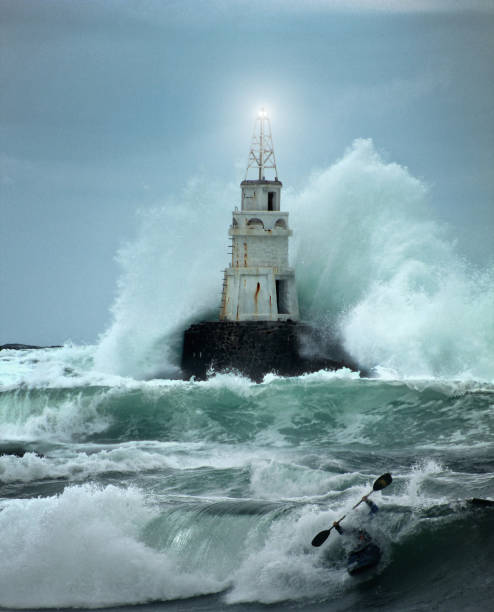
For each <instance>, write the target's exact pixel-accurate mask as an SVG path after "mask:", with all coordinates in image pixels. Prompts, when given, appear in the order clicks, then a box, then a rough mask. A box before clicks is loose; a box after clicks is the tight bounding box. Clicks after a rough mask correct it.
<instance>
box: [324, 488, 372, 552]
mask: <svg viewBox="0 0 494 612" xmlns="http://www.w3.org/2000/svg"><path fill="white" fill-rule="evenodd" d="M362 501H364V502H365V503H366V504H367V506H368V507H369V515H370V516H371V517H372V516H374V514H376V513H377V512H379V508H378V507H377V505H376V504H375V503H374V502H373V501H371V500H370V499H367V495H364V497H363V498H362ZM333 527H334V528H335V529H336V531H337V532H338V533H339V534H340V535H351V536H355V537H356V538H357V540H358V542H359V544H361V545H365V544H368V543H369V542H371V540H372V538H371V537H370V535H369V534H368V533H367V531H365V529H352V528H350V529H343V527H342V526H341V525H340V521H334V523H333Z"/></svg>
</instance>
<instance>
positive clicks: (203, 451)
mask: <svg viewBox="0 0 494 612" xmlns="http://www.w3.org/2000/svg"><path fill="white" fill-rule="evenodd" d="M93 353H94V349H93V348H92V347H78V346H66V347H64V348H61V349H45V350H41V351H34V350H32V351H2V353H0V368H1V370H0V371H1V373H2V383H3V384H2V390H1V393H0V415H1V432H2V450H4V451H5V450H9V449H12V448H14V447H16V448H18V449H19V448H21V449H24V450H26V451H27V452H26V453H25V454H24V456H22V457H19V456H12V455H4V456H1V457H0V479H1V501H0V530H1V533H2V537H1V539H0V605H1V606H3V607H4V608H6V609H19V608H21V609H33V610H39V609H42V608H57V609H60V608H62V609H65V608H69V607H72V608H83V609H85V608H98V607H110V608H112V609H118V610H121V609H126V610H127V609H128V608H129V606H134V605H138V606H143V607H138V608H136V609H138V610H141V609H142V610H143V611H144V610H146V611H147V610H153V611H157V610H160V611H163V612H168V611H169V612H171V611H175V610H201V611H202V610H232V612H234V611H235V610H242V611H244V610H245V611H247V610H249V611H250V610H266V611H271V610H292V609H294V610H297V609H304V610H361V609H385V610H424V611H425V610H488V609H489V608H490V603H491V601H492V598H493V597H494V573H493V572H492V567H493V566H492V563H493V558H494V535H493V534H494V508H492V507H476V506H472V505H471V504H469V502H468V501H467V500H469V499H471V498H490V499H494V477H493V473H494V419H493V407H494V385H493V384H490V383H487V382H480V381H473V380H470V381H463V382H462V381H458V380H457V381H454V380H450V381H448V380H438V379H429V380H425V379H423V380H419V379H415V380H406V379H402V380H398V379H393V378H380V379H361V378H359V376H358V375H357V374H355V373H351V372H349V371H345V370H342V371H339V372H324V371H322V372H318V373H314V374H309V375H306V376H302V377H298V378H290V379H282V378H277V377H276V376H268V377H266V379H265V382H264V383H262V384H259V385H256V384H254V383H251V382H250V381H248V380H246V379H245V378H242V377H240V376H238V375H234V374H225V375H217V376H214V377H212V378H211V379H210V380H208V381H207V382H185V381H179V380H158V379H154V380H148V381H137V380H133V379H130V378H125V377H118V376H103V375H101V374H98V373H96V372H95V371H94V369H92V363H93ZM384 472H391V473H392V475H393V482H392V484H391V485H390V486H389V487H388V488H387V489H385V490H384V491H382V492H377V493H374V496H373V498H374V501H375V502H376V503H377V504H378V506H379V508H380V512H379V513H378V515H377V516H376V518H375V519H373V521H372V522H369V521H368V518H367V512H366V510H365V508H364V507H359V508H358V509H356V510H355V511H353V512H352V511H351V506H352V505H353V504H354V503H355V502H356V501H358V500H359V499H360V498H361V497H362V495H364V494H365V493H367V492H369V490H370V489H371V488H372V483H373V481H374V479H375V478H376V477H377V476H379V475H380V474H381V473H384ZM344 514H348V516H347V518H346V519H345V521H344V523H345V524H346V525H348V526H358V525H362V524H363V525H365V526H366V529H367V530H368V531H369V532H370V533H371V535H372V536H373V538H374V540H375V541H376V542H378V543H379V545H380V546H381V548H382V550H383V558H382V560H381V563H380V564H379V566H378V568H377V569H376V570H375V571H370V572H369V573H368V575H363V576H362V577H361V578H353V577H351V576H349V575H348V574H347V572H346V565H345V558H346V549H345V543H344V541H343V538H341V537H340V536H338V534H336V533H332V534H331V536H330V537H329V538H328V540H327V542H326V543H325V544H324V545H323V546H321V548H317V549H316V548H313V547H312V546H311V545H310V542H311V540H312V538H313V536H314V535H315V534H316V533H317V532H319V531H320V530H322V529H325V528H327V526H329V525H330V524H331V523H332V521H333V520H335V519H336V518H339V517H341V516H342V515H344Z"/></svg>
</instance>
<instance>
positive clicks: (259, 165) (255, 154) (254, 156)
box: [245, 108, 278, 181]
mask: <svg viewBox="0 0 494 612" xmlns="http://www.w3.org/2000/svg"><path fill="white" fill-rule="evenodd" d="M258 128H259V129H258ZM250 168H254V169H256V170H257V171H258V176H259V180H260V181H262V180H264V179H265V176H264V174H265V170H269V169H272V170H274V174H275V176H274V179H275V180H278V169H277V168H276V158H275V156H274V147H273V138H272V136H271V122H270V120H269V117H268V113H267V112H266V111H265V110H264V108H261V110H260V111H259V114H258V116H257V117H256V121H255V123H254V132H253V134H252V143H251V146H250V151H249V160H248V163H247V171H246V173H245V179H246V180H247V175H248V173H249V169H250Z"/></svg>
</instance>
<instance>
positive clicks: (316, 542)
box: [312, 529, 331, 546]
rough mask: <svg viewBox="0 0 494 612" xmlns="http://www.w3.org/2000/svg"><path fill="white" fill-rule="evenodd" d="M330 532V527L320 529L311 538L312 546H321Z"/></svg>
mask: <svg viewBox="0 0 494 612" xmlns="http://www.w3.org/2000/svg"><path fill="white" fill-rule="evenodd" d="M330 533H331V529H325V530H324V531H320V532H319V533H318V534H317V535H316V536H314V539H313V540H312V546H321V544H324V542H325V541H326V540H327V539H328V536H329V534H330Z"/></svg>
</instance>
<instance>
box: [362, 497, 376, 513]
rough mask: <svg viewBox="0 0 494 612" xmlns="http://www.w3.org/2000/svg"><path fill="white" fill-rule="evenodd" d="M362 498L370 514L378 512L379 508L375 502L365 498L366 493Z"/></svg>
mask: <svg viewBox="0 0 494 612" xmlns="http://www.w3.org/2000/svg"><path fill="white" fill-rule="evenodd" d="M363 500H364V502H365V503H366V504H367V505H368V506H369V509H370V513H371V514H376V513H377V512H379V508H378V507H377V506H376V504H375V503H374V502H373V501H371V500H370V499H367V495H365V496H364V497H363Z"/></svg>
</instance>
